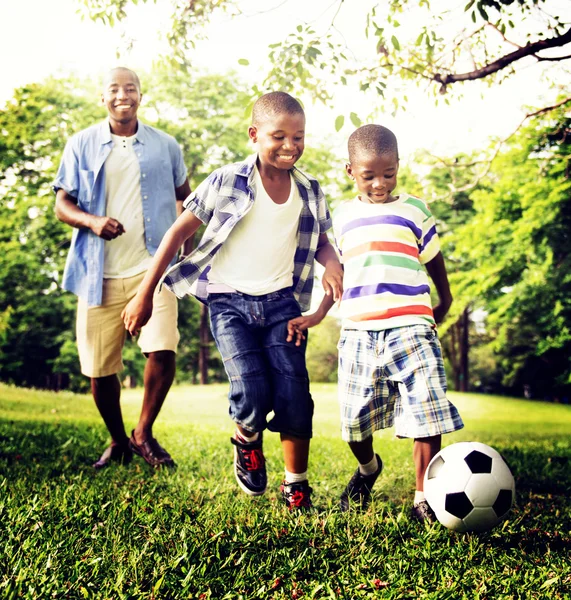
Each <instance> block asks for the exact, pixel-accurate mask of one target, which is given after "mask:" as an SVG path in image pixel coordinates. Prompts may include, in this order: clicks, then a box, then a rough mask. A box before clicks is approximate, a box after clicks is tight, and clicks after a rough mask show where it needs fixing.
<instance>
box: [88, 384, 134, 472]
mask: <svg viewBox="0 0 571 600" xmlns="http://www.w3.org/2000/svg"><path fill="white" fill-rule="evenodd" d="M91 392H92V394H93V399H94V400H95V405H96V406H97V409H98V410H99V414H100V415H101V417H102V418H103V421H104V423H105V425H106V427H107V429H108V431H109V433H110V434H111V446H109V447H108V448H106V449H105V451H104V452H103V454H102V455H101V457H100V458H99V460H97V461H96V462H95V463H94V464H93V466H94V467H95V468H96V469H102V468H103V467H106V466H108V465H109V463H110V462H111V461H117V462H123V463H124V464H127V463H129V462H130V461H131V458H132V456H133V454H132V452H131V449H130V448H129V438H128V437H127V434H126V432H125V425H124V424H123V414H122V413H121V402H120V398H121V384H120V382H119V378H118V377H117V375H108V376H107V377H92V378H91Z"/></svg>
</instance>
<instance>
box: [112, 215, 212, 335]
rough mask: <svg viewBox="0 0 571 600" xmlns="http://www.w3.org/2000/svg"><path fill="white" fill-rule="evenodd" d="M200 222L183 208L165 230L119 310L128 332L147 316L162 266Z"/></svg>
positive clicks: (150, 311)
mask: <svg viewBox="0 0 571 600" xmlns="http://www.w3.org/2000/svg"><path fill="white" fill-rule="evenodd" d="M201 225H202V221H201V220H200V219H199V218H198V217H197V216H195V215H194V214H193V213H192V212H191V211H190V210H185V211H184V212H183V213H182V215H181V216H180V217H179V218H178V219H177V220H176V221H175V222H174V223H173V224H172V225H171V227H170V229H169V230H168V231H167V232H166V233H165V236H164V237H163V239H162V241H161V243H160V245H159V247H158V249H157V252H156V254H155V256H154V257H153V261H152V262H151V265H150V267H149V269H148V270H147V272H146V274H145V277H144V279H143V281H142V282H141V285H140V286H139V290H138V291H137V294H136V295H135V297H134V298H133V299H132V300H131V301H130V302H129V304H127V306H126V307H125V308H124V309H123V312H122V313H121V318H122V319H123V321H124V322H125V329H127V331H129V333H130V334H131V335H135V334H137V333H138V332H139V330H140V329H141V327H143V326H144V325H145V324H146V323H147V321H148V320H149V319H150V318H151V314H152V312H153V293H154V291H155V288H156V287H157V284H158V283H159V281H160V279H161V277H162V275H163V273H164V272H165V269H166V268H167V267H168V265H169V263H170V261H171V260H172V259H173V257H174V255H175V254H176V253H177V252H178V250H179V248H180V247H181V246H182V244H183V243H184V242H185V241H186V240H187V239H188V238H189V237H190V236H192V235H194V234H195V233H196V231H197V229H198V228H199V227H200V226H201Z"/></svg>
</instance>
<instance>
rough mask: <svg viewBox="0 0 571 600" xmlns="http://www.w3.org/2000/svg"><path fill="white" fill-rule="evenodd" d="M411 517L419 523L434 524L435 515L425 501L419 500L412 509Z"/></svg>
mask: <svg viewBox="0 0 571 600" xmlns="http://www.w3.org/2000/svg"><path fill="white" fill-rule="evenodd" d="M411 516H412V518H413V519H416V520H417V521H420V522H421V523H435V522H436V515H435V514H434V511H433V510H432V509H431V508H430V505H429V504H428V502H427V501H426V500H421V501H420V502H419V503H418V504H415V505H414V506H413V507H412V511H411Z"/></svg>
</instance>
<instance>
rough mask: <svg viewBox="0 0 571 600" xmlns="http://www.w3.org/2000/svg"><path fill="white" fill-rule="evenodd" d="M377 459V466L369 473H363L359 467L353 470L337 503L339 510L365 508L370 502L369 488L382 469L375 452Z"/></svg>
mask: <svg viewBox="0 0 571 600" xmlns="http://www.w3.org/2000/svg"><path fill="white" fill-rule="evenodd" d="M375 456H376V457H377V461H378V468H377V470H376V471H375V472H374V473H371V475H363V474H362V473H361V471H359V467H357V470H356V471H355V473H354V475H353V477H351V481H350V482H349V483H348V484H347V487H346V488H345V490H344V491H343V493H342V494H341V498H340V500H339V504H340V506H341V510H342V511H343V512H346V511H348V510H351V509H352V508H355V509H356V510H365V509H366V508H367V506H369V503H370V502H371V490H372V489H373V485H374V483H375V481H377V477H378V476H379V475H380V474H381V471H382V470H383V461H382V460H381V457H380V456H379V455H378V454H375Z"/></svg>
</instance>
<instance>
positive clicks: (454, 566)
mask: <svg viewBox="0 0 571 600" xmlns="http://www.w3.org/2000/svg"><path fill="white" fill-rule="evenodd" d="M312 391H313V396H314V399H315V404H316V410H315V421H314V429H315V437H314V439H313V441H312V448H311V457H310V476H311V485H312V487H313V488H314V503H315V505H316V508H317V510H316V511H315V512H314V513H311V514H307V515H293V514H290V513H288V512H287V511H286V510H285V509H283V508H282V506H281V503H280V499H279V493H278V487H279V483H280V481H281V478H282V472H283V463H282V457H281V449H280V445H279V440H278V438H277V436H276V435H273V434H268V435H267V436H266V438H265V440H264V442H265V454H266V457H267V461H268V475H269V487H268V492H267V493H266V495H265V496H263V497H260V498H250V497H248V496H246V495H245V494H243V493H242V492H241V491H240V490H239V488H238V486H237V485H236V483H235V481H234V475H233V469H232V447H231V445H230V443H229V437H230V434H231V432H232V424H231V421H230V420H229V417H228V414H227V413H228V406H227V400H226V393H227V387H226V386H225V385H212V386H209V387H198V386H197V387H190V386H184V387H177V388H174V389H173V390H172V391H171V393H170V395H169V397H168V399H167V402H166V404H165V407H164V409H163V411H162V413H161V415H160V417H159V420H158V422H157V424H156V429H155V434H156V436H157V438H158V439H159V440H160V442H161V443H162V444H163V445H164V446H165V447H166V448H167V449H168V450H169V451H170V452H171V454H172V455H173V457H174V458H175V460H176V461H177V463H178V469H177V470H176V471H172V472H164V471H158V472H155V471H153V470H151V469H149V468H147V467H146V465H145V463H143V461H142V460H141V459H137V458H136V459H135V460H134V462H133V463H132V464H131V465H129V466H128V467H119V466H113V467H110V468H109V469H106V470H104V471H103V472H94V471H93V469H92V468H91V466H90V465H91V463H92V462H93V461H94V459H96V458H97V457H98V455H99V453H100V452H101V451H102V450H103V448H104V447H105V446H106V444H107V441H108V440H107V435H106V431H105V429H104V426H103V424H102V422H101V421H100V419H99V417H98V415H97V413H96V410H95V407H94V404H93V401H92V400H91V398H90V397H88V396H80V395H73V394H70V393H60V394H53V393H47V392H38V391H30V390H22V389H17V388H13V387H7V386H2V385H0V523H1V525H0V531H1V533H0V598H6V599H8V598H42V599H43V598H148V599H152V598H154V599H159V598H161V599H162V598H165V599H166V598H169V599H170V598H346V599H349V598H371V597H373V598H433V599H435V600H436V599H437V600H440V599H454V600H456V599H461V598H467V599H475V598H481V599H484V598H486V599H497V598H526V599H527V598H569V597H570V595H571V567H570V561H569V556H570V550H571V537H570V535H571V531H570V529H571V518H570V510H569V501H568V493H569V490H570V487H571V469H570V464H569V457H570V454H571V451H570V439H571V436H570V433H571V407H569V406H562V405H554V404H543V403H538V402H533V401H524V400H516V399H511V398H499V397H492V396H481V395H475V394H451V398H452V400H453V402H454V403H455V404H456V405H457V406H458V408H459V409H460V412H461V414H462V416H463V418H464V421H465V423H466V427H465V429H463V430H461V431H459V432H456V433H454V434H452V435H449V436H446V437H445V438H444V443H445V444H450V443H453V442H457V441H465V440H478V441H482V442H484V443H487V444H489V445H491V446H494V447H495V448H496V449H497V450H499V451H500V452H501V453H502V454H503V455H504V456H505V457H506V458H507V460H508V462H509V464H510V466H511V467H512V470H513V472H514V475H515V477H516V487H517V496H518V501H517V506H516V508H515V509H514V510H513V511H512V513H511V515H510V518H509V520H507V521H505V522H504V523H502V524H501V525H500V526H498V527H497V528H496V529H494V530H492V531H491V532H489V533H486V534H480V535H472V534H457V533H453V532H450V531H448V530H447V529H445V528H444V527H442V526H440V525H435V526H423V525H420V524H417V523H415V522H413V521H411V520H410V518H409V516H408V514H409V510H410V507H411V504H412V494H413V490H414V471H413V466H412V458H411V450H412V443H411V441H410V440H396V439H395V438H394V437H393V433H392V431H387V432H383V433H382V434H380V435H378V436H377V437H376V449H377V451H378V452H379V453H380V454H381V456H382V457H383V461H384V463H385V469H384V471H383V474H382V476H381V478H380V480H379V482H378V484H377V486H376V487H375V493H374V502H373V504H372V505H371V508H370V509H369V510H368V511H367V512H366V513H364V514H349V515H347V514H341V513H340V512H339V511H338V510H337V499H338V497H339V495H340V493H341V491H342V490H343V488H344V486H345V485H346V483H347V481H348V479H349V478H350V476H351V474H352V472H353V470H354V469H355V463H354V461H353V459H352V458H351V456H350V453H349V450H348V447H347V446H346V444H344V443H343V442H342V441H341V439H340V437H339V432H338V430H339V422H338V409H337V401H336V388H335V386H334V385H320V384H316V385H313V386H312ZM140 399H141V390H129V391H125V392H124V394H123V406H124V414H125V421H126V423H127V424H128V425H130V426H133V425H134V424H135V422H136V420H137V416H138V411H139V408H140Z"/></svg>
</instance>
